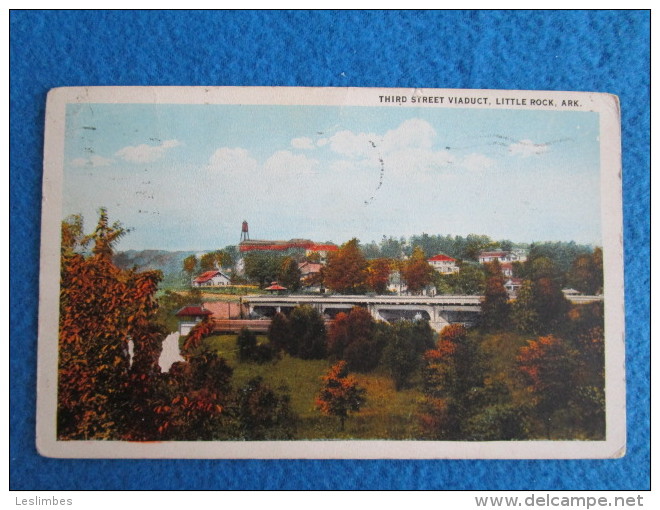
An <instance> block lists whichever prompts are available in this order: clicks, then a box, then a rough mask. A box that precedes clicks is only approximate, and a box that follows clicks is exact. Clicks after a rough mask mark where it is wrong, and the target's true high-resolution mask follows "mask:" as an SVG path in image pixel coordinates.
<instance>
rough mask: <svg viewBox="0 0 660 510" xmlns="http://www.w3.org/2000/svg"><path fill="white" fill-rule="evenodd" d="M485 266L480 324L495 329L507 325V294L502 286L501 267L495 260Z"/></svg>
mask: <svg viewBox="0 0 660 510" xmlns="http://www.w3.org/2000/svg"><path fill="white" fill-rule="evenodd" d="M484 265H485V267H486V273H487V277H486V288H485V290H484V298H483V300H482V302H481V325H482V327H483V328H484V329H485V330H487V331H491V330H497V329H501V328H503V327H505V326H507V325H508V321H509V294H508V293H507V291H506V288H505V287H504V276H503V275H502V267H501V266H500V263H499V262H498V261H497V260H494V261H493V262H491V263H488V264H484Z"/></svg>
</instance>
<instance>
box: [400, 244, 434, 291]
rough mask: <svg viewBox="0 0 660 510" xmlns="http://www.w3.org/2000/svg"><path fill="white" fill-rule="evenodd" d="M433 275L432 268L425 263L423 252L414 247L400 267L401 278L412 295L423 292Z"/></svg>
mask: <svg viewBox="0 0 660 510" xmlns="http://www.w3.org/2000/svg"><path fill="white" fill-rule="evenodd" d="M433 274H434V270H433V267H431V265H430V264H429V263H428V262H427V260H426V255H425V254H424V251H423V250H422V249H421V248H420V247H419V246H415V247H414V248H413V252H412V255H411V256H410V258H408V260H406V261H404V262H403V264H402V267H401V277H402V278H403V281H405V282H406V286H407V287H408V291H409V292H412V293H413V294H418V293H420V292H421V291H423V290H424V289H425V288H426V287H427V286H428V285H429V284H430V283H431V281H432V280H433Z"/></svg>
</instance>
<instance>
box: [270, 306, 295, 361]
mask: <svg viewBox="0 0 660 510" xmlns="http://www.w3.org/2000/svg"><path fill="white" fill-rule="evenodd" d="M268 341H269V343H270V345H271V347H272V348H273V350H274V351H275V352H280V351H282V350H285V351H287V352H291V351H292V350H293V349H292V348H291V347H290V346H289V344H290V343H291V328H290V326H289V320H288V319H287V318H286V315H284V314H283V313H279V312H278V313H276V314H275V315H274V316H273V319H272V320H271V322H270V326H268Z"/></svg>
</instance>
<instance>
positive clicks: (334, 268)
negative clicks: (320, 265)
mask: <svg viewBox="0 0 660 510" xmlns="http://www.w3.org/2000/svg"><path fill="white" fill-rule="evenodd" d="M367 267H368V264H367V260H366V259H365V258H364V255H363V254H362V251H361V250H360V246H359V243H358V240H357V239H351V240H350V241H348V242H347V243H345V244H343V245H342V246H341V248H340V249H339V250H337V251H335V252H330V253H329V254H328V263H327V265H326V266H325V268H324V271H323V275H324V283H325V285H326V286H327V287H328V288H329V289H331V290H334V291H335V292H339V293H340V294H362V293H364V292H365V290H366V288H367V274H368V273H367Z"/></svg>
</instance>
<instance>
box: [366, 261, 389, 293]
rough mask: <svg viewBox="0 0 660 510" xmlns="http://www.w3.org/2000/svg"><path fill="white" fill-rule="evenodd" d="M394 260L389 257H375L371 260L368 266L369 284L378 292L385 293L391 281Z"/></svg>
mask: <svg viewBox="0 0 660 510" xmlns="http://www.w3.org/2000/svg"><path fill="white" fill-rule="evenodd" d="M391 269H392V262H391V261H390V260H389V259H374V260H370V261H369V266H368V268H367V285H368V286H369V288H370V289H372V290H373V291H374V292H376V293H377V294H385V292H386V291H387V284H388V283H389V281H390V271H391Z"/></svg>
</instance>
